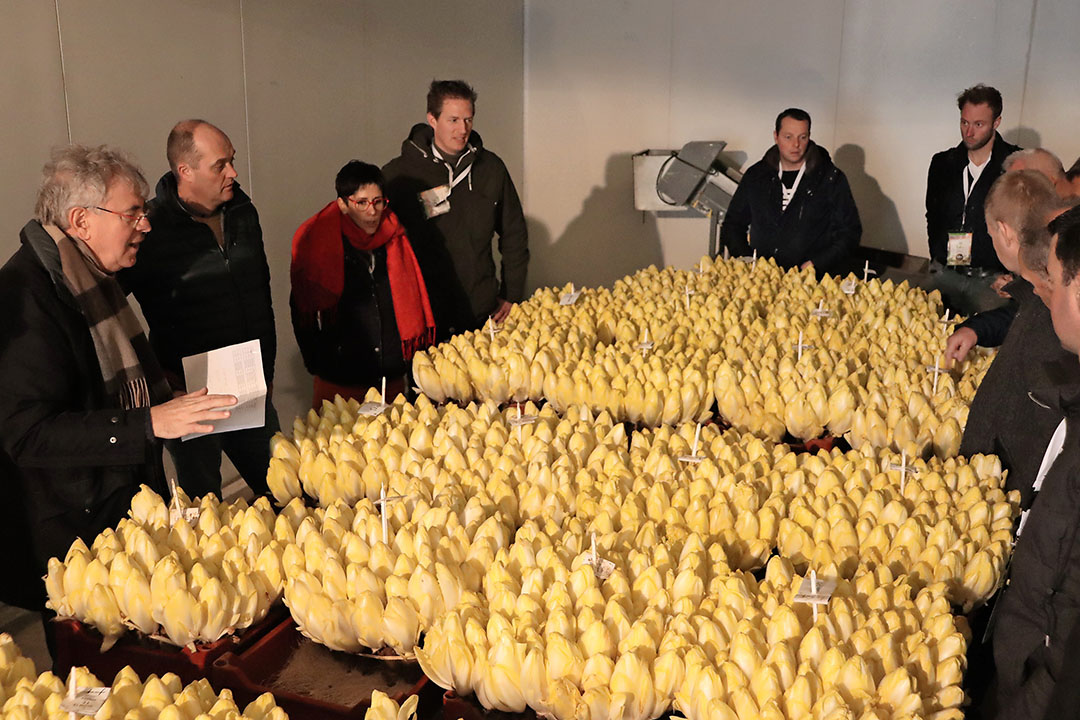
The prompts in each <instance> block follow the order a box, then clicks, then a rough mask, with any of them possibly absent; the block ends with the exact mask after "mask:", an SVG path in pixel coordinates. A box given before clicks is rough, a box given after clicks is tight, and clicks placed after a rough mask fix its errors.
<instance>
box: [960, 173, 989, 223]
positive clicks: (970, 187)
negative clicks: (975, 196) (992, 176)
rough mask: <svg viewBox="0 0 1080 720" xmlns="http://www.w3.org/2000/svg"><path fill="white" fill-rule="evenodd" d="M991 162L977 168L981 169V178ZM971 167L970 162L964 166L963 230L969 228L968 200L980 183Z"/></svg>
mask: <svg viewBox="0 0 1080 720" xmlns="http://www.w3.org/2000/svg"><path fill="white" fill-rule="evenodd" d="M989 162H990V160H989V159H987V161H986V162H985V163H983V164H982V166H981V167H979V166H976V167H979V177H982V174H983V170H985V169H986V164H987V163H989ZM970 166H971V163H970V161H969V162H968V164H967V165H965V166H964V212H963V214H962V215H961V217H960V227H961V228H966V227H967V204H968V198H970V197H971V193H972V192H973V191H974V190H975V185H976V183H978V182H979V181H978V180H976V179H975V175H974V173H972V172H971V167H970Z"/></svg>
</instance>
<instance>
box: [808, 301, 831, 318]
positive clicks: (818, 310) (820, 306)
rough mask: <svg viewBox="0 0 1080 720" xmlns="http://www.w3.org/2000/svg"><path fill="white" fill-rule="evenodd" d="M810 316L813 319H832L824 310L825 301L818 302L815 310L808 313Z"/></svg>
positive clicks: (829, 313)
mask: <svg viewBox="0 0 1080 720" xmlns="http://www.w3.org/2000/svg"><path fill="white" fill-rule="evenodd" d="M810 314H811V315H813V316H814V317H832V313H831V312H830V311H828V310H826V309H825V301H824V300H819V301H818V304H817V308H816V309H814V310H811V311H810Z"/></svg>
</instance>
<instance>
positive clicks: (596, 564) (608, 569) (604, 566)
mask: <svg viewBox="0 0 1080 720" xmlns="http://www.w3.org/2000/svg"><path fill="white" fill-rule="evenodd" d="M585 564H586V565H590V566H592V569H593V572H594V573H595V574H596V579H597V580H599V581H601V582H603V581H604V580H607V579H608V578H609V577H611V573H613V572H615V563H613V562H611V561H610V560H605V559H604V558H602V557H600V556H599V555H595V556H594V555H593V554H592V553H589V554H588V555H586V556H585Z"/></svg>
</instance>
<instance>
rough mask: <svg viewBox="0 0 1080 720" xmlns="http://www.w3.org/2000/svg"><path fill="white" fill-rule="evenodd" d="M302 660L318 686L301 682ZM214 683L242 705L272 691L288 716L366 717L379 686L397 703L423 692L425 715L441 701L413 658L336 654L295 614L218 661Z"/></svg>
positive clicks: (298, 719) (306, 719)
mask: <svg viewBox="0 0 1080 720" xmlns="http://www.w3.org/2000/svg"><path fill="white" fill-rule="evenodd" d="M304 664H307V665H308V674H310V675H312V676H313V677H316V675H315V672H312V670H311V668H317V671H316V672H317V679H318V684H319V687H318V688H313V687H306V688H304V687H298V686H297V684H296V682H297V681H296V676H297V674H298V673H302V672H303V670H301V669H300V666H301V665H304ZM210 682H211V684H213V686H214V689H215V690H220V689H222V688H229V689H230V690H232V692H233V697H234V698H235V699H236V703H237V705H239V706H240V707H241V708H243V707H244V706H245V705H246V704H247V703H249V702H251V701H252V700H254V699H255V698H257V697H258V696H259V695H262V694H263V693H264V692H270V693H273V695H274V698H275V699H276V701H277V704H278V706H280V707H281V708H283V709H284V710H285V712H287V713H288V714H289V718H290V720H317V719H319V718H348V719H350V720H353V719H355V720H362V719H363V717H364V713H365V712H367V709H368V707H369V706H370V705H371V691H372V690H381V691H383V692H385V693H386V694H387V695H389V696H390V697H391V698H393V699H394V700H396V701H397V702H398V703H402V702H404V701H405V699H406V698H407V697H409V696H410V695H417V694H419V695H420V696H421V697H420V705H421V710H420V711H419V712H418V716H419V717H426V716H427V712H425V710H427V711H430V709H431V707H432V706H437V705H438V695H437V694H436V693H437V692H438V691H439V690H440V689H439V688H438V687H437V686H436V685H435V684H434V683H429V682H428V679H427V677H426V676H425V675H424V673H423V671H422V670H421V669H420V666H419V665H418V664H416V663H414V662H401V661H384V660H374V659H371V658H365V657H360V656H357V655H350V654H348V653H341V652H335V651H333V650H330V649H328V648H326V647H324V646H322V645H319V644H318V643H315V642H313V641H312V640H310V639H308V638H306V637H304V636H303V635H302V634H301V633H300V631H299V630H298V629H297V628H296V624H295V623H294V622H293V620H292V618H289V619H287V620H286V621H284V622H283V623H281V624H280V625H279V626H278V627H276V628H274V629H273V630H271V631H270V632H268V633H267V634H266V635H264V636H263V637H262V639H260V640H259V641H258V642H256V643H254V644H253V645H251V646H250V647H248V648H247V649H246V650H244V651H242V652H239V653H232V652H229V653H225V654H224V655H222V656H220V657H218V658H217V659H216V660H214V662H213V665H212V666H211V668H210Z"/></svg>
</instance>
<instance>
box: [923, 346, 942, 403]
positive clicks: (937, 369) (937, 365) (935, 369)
mask: <svg viewBox="0 0 1080 720" xmlns="http://www.w3.org/2000/svg"><path fill="white" fill-rule="evenodd" d="M926 371H927V372H932V373H934V389H933V390H932V391H931V393H930V394H931V395H937V383H938V377H939V376H940V375H941V374H942V373H943V372H945V370H944V369H943V368H942V367H941V355H940V354H938V356H937V357H936V358H935V359H934V364H933V365H927V366H926Z"/></svg>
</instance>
